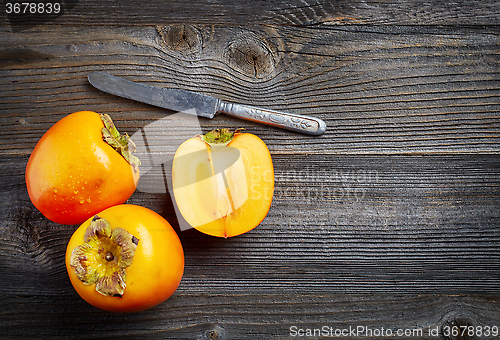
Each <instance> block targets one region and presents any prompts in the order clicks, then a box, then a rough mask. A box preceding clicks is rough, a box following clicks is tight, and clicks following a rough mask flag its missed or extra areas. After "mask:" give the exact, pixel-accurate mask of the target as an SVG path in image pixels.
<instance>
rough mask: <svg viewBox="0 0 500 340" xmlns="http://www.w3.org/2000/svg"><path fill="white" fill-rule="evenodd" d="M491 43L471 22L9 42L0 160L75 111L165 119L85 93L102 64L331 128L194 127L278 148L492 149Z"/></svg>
mask: <svg viewBox="0 0 500 340" xmlns="http://www.w3.org/2000/svg"><path fill="white" fill-rule="evenodd" d="M182 32H184V33H182ZM179 35H180V38H182V37H184V38H183V39H184V40H182V39H181V41H180V42H179V41H178V40H176V39H177V38H179ZM176 41H177V42H176ZM498 44H499V38H498V29H497V28H470V27H462V28H441V27H440V28H438V27H424V28H422V27H375V28H373V27H365V26H349V27H325V26H321V27H308V28H292V27H252V28H240V27H208V26H169V27H156V28H153V27H150V28H131V29H130V28H128V29H127V28H125V29H107V28H92V29H75V30H69V31H68V30H67V29H66V28H62V27H60V28H54V29H50V30H44V31H43V32H39V33H36V32H34V33H23V34H21V33H17V34H5V35H3V36H2V38H0V49H1V52H0V59H2V65H1V68H0V79H2V80H1V84H0V89H1V91H2V92H1V94H0V96H1V98H2V101H1V103H0V108H1V109H2V111H3V115H2V132H3V134H2V136H1V137H0V138H1V145H0V148H1V150H0V152H1V153H3V154H24V155H26V154H28V153H29V152H30V150H32V148H33V147H34V144H35V143H36V141H37V140H38V138H39V137H40V136H41V135H42V133H43V132H44V131H45V130H46V129H47V128H48V127H49V126H50V125H51V124H53V123H54V122H55V121H56V120H58V119H60V118H61V117H62V116H63V115H65V114H68V113H70V112H74V111H78V110H82V109H90V110H94V111H98V112H106V113H109V114H111V115H112V116H113V117H114V118H115V119H117V120H122V121H127V129H128V131H127V132H129V133H133V132H135V131H137V130H138V129H139V128H141V127H144V126H146V125H147V124H149V123H151V122H152V121H154V120H155V119H159V118H161V117H165V116H166V115H167V114H168V111H165V110H162V109H156V108H153V107H150V106H147V105H143V104H139V103H134V102H131V101H128V100H123V99H120V98H116V97H114V96H111V95H107V94H104V93H101V92H100V91H97V90H95V89H93V88H92V87H91V86H90V85H89V84H88V82H87V80H86V76H87V75H88V73H89V72H90V71H92V70H106V71H108V72H110V73H113V74H115V75H121V76H124V77H126V78H128V79H131V80H136V81H142V82H145V83H150V84H156V85H159V86H170V87H175V88H183V89H189V90H194V91H198V92H201V93H205V94H210V95H214V96H218V97H220V98H222V99H225V100H228V101H234V102H241V103H245V104H251V105H254V106H261V107H268V108H273V109H278V110H284V111H290V112H294V113H301V114H312V115H316V116H318V117H319V118H322V119H324V120H325V121H326V122H327V125H328V131H327V133H326V134H325V135H324V136H323V137H321V138H310V137H306V136H300V135H294V137H293V138H292V139H291V138H290V136H291V134H290V133H288V132H284V131H281V130H278V129H270V128H269V127H264V126H259V125H256V124H253V123H247V122H244V121H242V120H236V119H232V118H228V117H225V116H219V117H217V118H216V119H214V120H213V121H206V120H205V121H202V122H201V124H202V126H203V127H204V128H205V129H209V128H211V127H232V128H236V127H245V128H248V129H250V131H253V132H256V133H258V134H259V135H260V136H262V137H263V138H265V139H267V140H268V142H269V145H270V148H271V149H272V151H274V152H276V153H294V154H296V153H301V154H308V153H322V154H339V153H340V154H377V153H384V154H398V153H406V154H415V153H428V152H432V153H435V152H440V153H457V152H484V153H498V152H499V146H500V139H499V132H500V130H499V128H500V126H499V118H500V115H499V104H500V103H499V96H500V86H499V80H500V78H499V74H498V55H497V53H498ZM19 45H22V46H23V47H22V48H19V47H15V46H19Z"/></svg>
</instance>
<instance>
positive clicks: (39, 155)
mask: <svg viewBox="0 0 500 340" xmlns="http://www.w3.org/2000/svg"><path fill="white" fill-rule="evenodd" d="M134 150H135V145H134V143H133V142H132V140H131V139H130V138H129V136H128V135H127V134H123V135H120V133H119V132H118V131H117V129H116V127H115V125H114V124H113V121H112V120H111V118H110V117H109V116H108V115H104V114H98V113H96V112H92V111H80V112H76V113H72V114H70V115H68V116H66V117H64V118H62V119H61V120H59V121H58V122H57V123H55V124H54V125H53V126H52V127H51V128H50V129H49V130H48V131H47V132H46V133H45V134H44V135H43V136H42V138H41V139H40V140H39V141H38V143H37V145H36V146H35V149H34V150H33V152H32V153H31V156H30V158H29V160H28V164H27V166H26V174H25V177H26V186H27V188H28V193H29V197H30V199H31V201H32V202H33V204H34V206H35V207H36V208H37V209H38V210H39V211H40V212H41V213H42V214H43V215H44V216H45V217H47V218H48V219H49V220H51V221H54V222H56V223H60V224H80V223H82V222H83V221H85V220H87V219H88V218H89V217H91V216H93V215H95V214H96V213H98V212H100V211H101V210H104V209H106V208H108V207H111V206H113V205H117V204H122V203H124V202H125V201H126V200H127V199H128V198H129V197H130V196H131V195H132V194H133V193H134V191H135V188H136V186H137V182H138V180H139V176H140V173H139V165H140V161H139V159H137V157H135V156H134V155H133V154H132V152H133V151H134Z"/></svg>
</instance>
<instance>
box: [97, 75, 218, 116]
mask: <svg viewBox="0 0 500 340" xmlns="http://www.w3.org/2000/svg"><path fill="white" fill-rule="evenodd" d="M88 79H89V82H90V84H92V86H94V87H95V88H97V89H99V90H101V91H104V92H107V93H110V94H113V95H115V96H120V97H123V98H128V99H132V100H135V101H139V102H142V103H146V104H149V105H154V106H158V107H161V108H165V109H169V110H172V111H177V112H185V113H190V114H196V115H198V116H200V117H205V118H213V117H214V116H215V114H216V113H217V110H218V108H219V105H220V100H219V99H217V98H214V97H210V96H206V95H203V94H199V93H195V92H191V91H185V90H176V89H169V88H163V87H156V86H150V85H144V84H140V83H135V82H132V81H129V80H125V79H122V78H119V77H115V76H112V75H110V74H107V73H105V72H92V73H91V74H90V75H89V77H88Z"/></svg>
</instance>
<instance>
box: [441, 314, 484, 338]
mask: <svg viewBox="0 0 500 340" xmlns="http://www.w3.org/2000/svg"><path fill="white" fill-rule="evenodd" d="M476 326H477V322H475V321H474V318H473V317H471V316H470V315H469V313H460V312H458V313H450V314H448V315H446V316H445V317H444V318H443V323H442V327H441V332H442V335H443V339H445V340H474V339H477V337H476V335H477V332H478V331H477V328H476Z"/></svg>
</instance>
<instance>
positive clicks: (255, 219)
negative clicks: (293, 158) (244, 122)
mask: <svg viewBox="0 0 500 340" xmlns="http://www.w3.org/2000/svg"><path fill="white" fill-rule="evenodd" d="M172 187H173V191H174V197H175V202H176V204H177V208H178V210H179V212H180V213H181V215H182V217H183V218H184V219H185V220H186V221H187V223H189V225H190V226H191V227H193V228H195V229H197V230H198V231H200V232H202V233H205V234H208V235H212V236H218V237H232V236H237V235H240V234H243V233H246V232H248V231H250V230H252V229H253V228H255V227H256V226H257V225H259V224H260V223H261V222H262V220H263V219H264V218H265V217H266V215H267V213H268V211H269V209H270V207H271V202H272V198H273V191H274V168H273V163H272V159H271V154H270V153H269V150H268V148H267V146H266V144H265V143H264V142H263V141H262V140H261V139H260V138H259V137H257V136H255V135H253V134H250V133H242V132H241V130H237V131H236V132H234V133H232V132H230V131H229V130H227V129H222V130H219V129H218V130H214V131H211V132H209V133H207V134H205V135H203V136H202V135H198V136H195V137H193V138H190V139H188V140H187V141H185V142H184V143H182V144H181V145H180V146H179V147H178V149H177V151H176V153H175V156H174V160H173V164H172Z"/></svg>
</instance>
